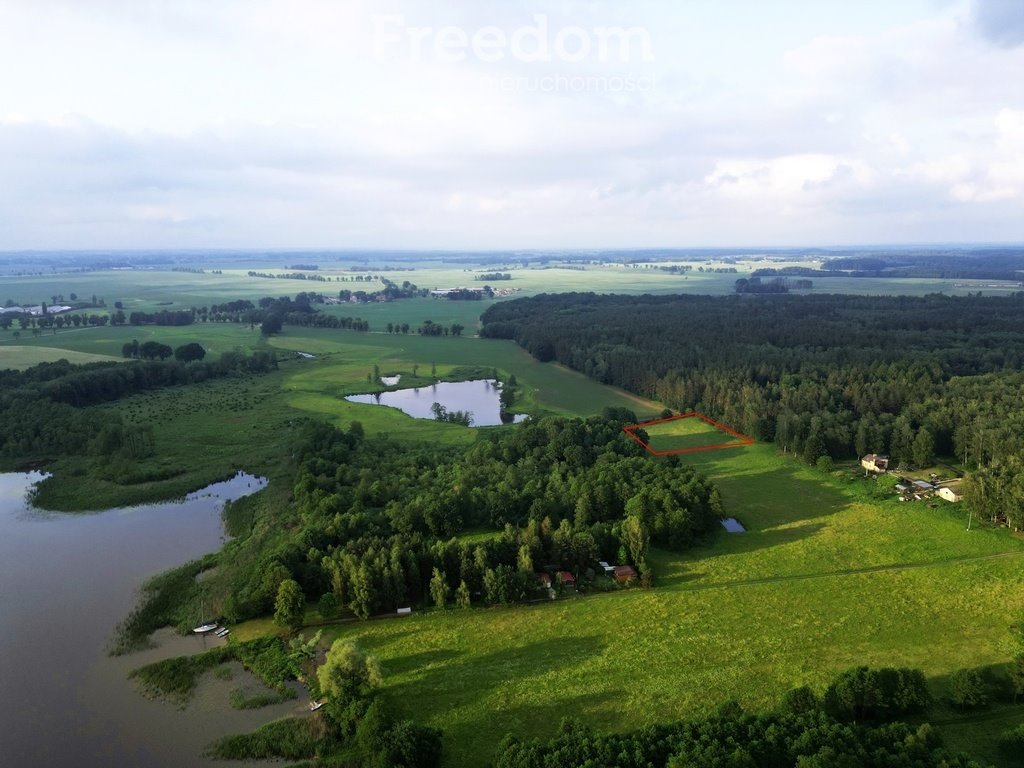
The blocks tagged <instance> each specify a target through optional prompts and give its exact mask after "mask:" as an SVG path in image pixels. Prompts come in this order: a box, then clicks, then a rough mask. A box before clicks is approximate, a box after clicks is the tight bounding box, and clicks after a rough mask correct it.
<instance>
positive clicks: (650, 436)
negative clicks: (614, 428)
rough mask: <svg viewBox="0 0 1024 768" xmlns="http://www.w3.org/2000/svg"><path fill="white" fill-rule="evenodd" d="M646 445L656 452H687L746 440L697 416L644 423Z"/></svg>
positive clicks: (736, 443)
mask: <svg viewBox="0 0 1024 768" xmlns="http://www.w3.org/2000/svg"><path fill="white" fill-rule="evenodd" d="M642 427H643V431H644V432H646V433H647V442H646V445H647V446H648V448H649V449H650V450H651V451H654V452H658V453H661V452H680V453H682V452H686V451H694V450H698V449H702V448H709V447H711V446H719V445H720V446H741V445H744V442H745V441H744V440H742V439H741V438H738V437H736V436H735V435H730V434H729V433H728V432H725V431H723V430H721V429H719V428H718V427H716V426H715V425H714V424H709V423H708V422H706V421H704V420H703V419H700V418H698V417H696V416H690V417H687V418H676V419H673V420H671V421H662V422H660V423H658V422H655V423H653V424H650V425H646V424H645V425H642Z"/></svg>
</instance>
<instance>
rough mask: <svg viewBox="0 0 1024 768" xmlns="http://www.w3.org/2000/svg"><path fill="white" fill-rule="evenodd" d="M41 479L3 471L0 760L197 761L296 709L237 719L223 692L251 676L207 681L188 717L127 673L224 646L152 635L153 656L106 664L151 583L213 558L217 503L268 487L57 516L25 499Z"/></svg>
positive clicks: (212, 490) (237, 486)
mask: <svg viewBox="0 0 1024 768" xmlns="http://www.w3.org/2000/svg"><path fill="white" fill-rule="evenodd" d="M41 477H42V475H39V474H38V473H30V474H0V764H3V765H10V766H15V765H17V766H65V765H73V766H84V767H89V766H104V767H106V766H176V767H180V766H183V765H197V764H202V762H203V761H202V760H200V759H199V757H198V755H199V753H200V752H201V751H202V748H203V747H204V746H205V745H206V744H207V743H209V742H210V741H212V740H213V739H215V738H217V737H218V736H221V735H223V734H225V733H228V732H240V731H247V730H251V729H252V728H255V727H257V726H258V725H260V724H262V723H264V722H266V721H268V720H270V719H273V718H274V717H281V716H283V715H284V714H287V713H290V712H292V711H296V710H298V711H301V706H302V705H301V703H300V702H301V699H299V700H296V701H292V702H288V703H287V704H282V705H278V706H275V707H269V708H266V709H263V710H248V711H242V712H239V711H234V710H231V709H230V708H229V707H228V695H229V693H230V690H231V689H232V688H237V687H239V686H241V685H243V684H245V683H246V680H248V679H251V678H250V677H249V676H248V675H247V673H244V672H242V671H241V670H239V671H238V673H237V674H236V675H235V678H234V680H233V681H230V682H226V681H220V680H216V679H214V678H212V677H211V676H207V679H204V682H203V683H202V685H201V686H200V690H199V692H198V693H197V696H196V701H195V703H194V704H192V705H190V706H189V707H188V708H187V709H186V710H179V709H177V708H176V707H174V706H173V705H170V704H166V703H164V702H158V701H149V700H147V699H144V698H143V697H142V696H140V695H139V693H138V692H137V690H136V687H135V684H134V683H132V682H131V681H129V680H128V679H127V677H126V676H127V674H128V672H129V671H130V670H131V669H133V668H135V667H138V666H142V665H143V664H146V663H148V662H150V661H155V660H157V659H160V658H166V657H168V656H178V655H184V654H189V653H194V652H197V651H201V650H203V649H204V647H211V646H212V645H213V644H214V643H221V642H223V641H219V640H216V639H215V638H210V639H206V638H201V637H197V636H190V637H180V636H177V635H175V634H174V633H172V632H169V631H165V632H161V633H158V636H157V637H156V638H155V639H156V640H157V641H158V643H159V647H158V648H156V649H153V650H149V651H145V652H142V653H139V654H132V655H130V656H126V657H121V658H116V659H111V658H109V657H108V656H107V655H106V653H105V652H104V649H105V646H106V643H107V642H108V640H109V638H110V636H111V632H112V630H113V628H114V626H115V624H116V623H117V622H118V621H119V620H120V619H121V618H123V617H124V616H125V614H126V613H127V612H128V611H129V610H131V608H132V607H133V606H134V604H135V599H136V590H137V589H138V587H139V585H140V584H141V583H142V582H143V581H144V580H145V579H146V578H147V577H148V576H151V575H153V574H155V573H157V572H159V571H162V570H165V569H167V568H170V567H172V566H175V565H180V564H182V563H184V562H186V561H188V560H191V559H194V558H195V557H198V556H200V555H203V554H206V553H207V552H212V551H215V550H217V549H218V548H219V547H220V546H221V544H222V542H223V539H224V536H223V530H222V527H221V516H220V512H221V509H222V507H223V504H224V501H225V500H227V499H235V498H238V497H240V496H244V495H246V494H248V493H253V492H255V491H257V490H259V489H260V488H261V487H263V485H264V481H263V480H261V479H258V478H254V477H251V476H248V475H242V474H239V475H237V476H236V477H235V478H233V479H232V480H228V481H226V482H223V483H217V484H215V485H211V486H209V487H208V488H206V489H204V490H202V491H199V492H197V493H194V494H191V495H189V496H188V497H187V498H186V499H184V500H183V501H180V502H173V503H164V504H151V505H145V506H139V507H131V508H127V509H111V510H107V511H104V512H98V513H93V514H59V513H52V512H42V511H39V510H36V509H34V508H32V507H31V506H30V505H29V504H28V503H27V501H26V498H25V495H26V492H27V491H28V490H29V488H30V487H31V486H32V484H33V483H34V482H36V481H38V480H40V479H41Z"/></svg>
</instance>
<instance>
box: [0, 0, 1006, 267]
mask: <svg viewBox="0 0 1024 768" xmlns="http://www.w3.org/2000/svg"><path fill="white" fill-rule="evenodd" d="M940 242H942V243H949V242H963V243H984V242H990V243H1024V0H899V2H893V0H861V1H860V2H857V3H852V2H849V0H841V1H840V0H772V1H771V2H765V1H764V0H662V1H660V2H655V1H653V0H633V1H631V2H628V3H626V2H621V0H615V1H614V2H606V1H605V0H579V1H575V0H548V1H547V2H527V1H526V0H464V1H463V2H455V1H453V0H419V1H417V0H376V1H375V2H364V1H363V0H344V1H342V0H174V2H164V1H163V0H0V250H21V249H105V248H109V249H130V248H167V249H174V248H403V249H449V248H450V249H460V248H466V249H508V248H524V249H525V248H577V247H578V248H595V247H616V248H629V247H654V248H658V247H679V248H685V247H729V246H810V245H819V246H828V245H856V244H879V243H891V244H896V243H908V244H909V243H915V244H916V243H940Z"/></svg>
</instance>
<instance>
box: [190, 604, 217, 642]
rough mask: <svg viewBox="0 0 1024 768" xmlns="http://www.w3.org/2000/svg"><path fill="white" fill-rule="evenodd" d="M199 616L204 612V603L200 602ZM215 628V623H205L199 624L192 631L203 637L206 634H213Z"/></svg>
mask: <svg viewBox="0 0 1024 768" xmlns="http://www.w3.org/2000/svg"><path fill="white" fill-rule="evenodd" d="M199 611H200V613H199V615H200V616H202V615H203V614H204V613H205V612H206V603H205V602H202V603H200V604H199ZM216 628H217V622H216V621H207V622H204V623H202V624H200V625H199V626H198V627H194V628H193V629H192V631H193V632H195V633H196V634H197V635H205V634H206V633H207V632H213V630H215V629H216Z"/></svg>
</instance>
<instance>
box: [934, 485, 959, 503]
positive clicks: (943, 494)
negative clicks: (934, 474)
mask: <svg viewBox="0 0 1024 768" xmlns="http://www.w3.org/2000/svg"><path fill="white" fill-rule="evenodd" d="M938 495H939V497H940V498H943V499H945V500H946V501H952V502H957V501H961V500H962V499H963V494H962V493H961V492H960V484H959V483H950V484H949V485H944V486H943V487H942V488H939V490H938Z"/></svg>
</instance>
